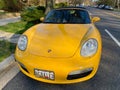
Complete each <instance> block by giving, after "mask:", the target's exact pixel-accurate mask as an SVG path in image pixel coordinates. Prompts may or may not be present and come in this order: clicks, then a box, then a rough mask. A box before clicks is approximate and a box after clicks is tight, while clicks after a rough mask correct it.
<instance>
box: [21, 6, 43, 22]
mask: <svg viewBox="0 0 120 90" xmlns="http://www.w3.org/2000/svg"><path fill="white" fill-rule="evenodd" d="M44 12H45V7H43V6H38V7H35V6H31V7H26V8H25V9H24V10H23V11H22V12H21V18H22V20H24V21H27V22H32V21H40V20H39V19H40V17H43V16H44Z"/></svg>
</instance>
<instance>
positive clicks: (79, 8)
mask: <svg viewBox="0 0 120 90" xmlns="http://www.w3.org/2000/svg"><path fill="white" fill-rule="evenodd" d="M62 9H78V10H84V11H87V10H86V9H85V8H84V7H62V8H56V9H54V10H62Z"/></svg>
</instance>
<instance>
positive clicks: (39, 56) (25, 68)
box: [15, 8, 102, 84]
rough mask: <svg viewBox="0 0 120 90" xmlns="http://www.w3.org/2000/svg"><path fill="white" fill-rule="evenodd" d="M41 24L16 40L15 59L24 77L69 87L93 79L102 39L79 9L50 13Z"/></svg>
mask: <svg viewBox="0 0 120 90" xmlns="http://www.w3.org/2000/svg"><path fill="white" fill-rule="evenodd" d="M41 20H42V21H43V23H41V24H38V25H35V26H33V27H31V28H30V29H29V30H27V31H26V32H25V33H23V35H21V37H20V38H19V41H18V44H17V48H16V52H15V58H16V61H17V63H18V65H19V67H20V70H21V71H22V72H23V73H24V74H25V75H27V76H29V77H31V78H33V79H35V80H38V81H43V82H47V83H54V84H69V83H76V82H81V81H85V80H88V79H90V78H92V77H93V76H94V75H95V73H96V71H97V69H98V66H99V62H100V57H101V48H102V47H101V46H102V45H101V36H100V33H99V31H98V30H97V29H96V27H95V26H94V22H96V21H98V20H100V18H99V17H93V18H91V17H90V16H89V14H88V11H86V10H85V9H82V8H60V9H54V10H51V11H50V12H49V13H48V14H47V15H46V17H45V18H41Z"/></svg>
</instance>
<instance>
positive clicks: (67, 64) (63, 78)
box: [16, 54, 100, 84]
mask: <svg viewBox="0 0 120 90" xmlns="http://www.w3.org/2000/svg"><path fill="white" fill-rule="evenodd" d="M99 60H100V54H96V55H95V56H94V57H91V58H88V59H86V60H81V58H77V57H72V58H64V59H58V58H45V57H39V56H32V57H31V55H26V56H25V57H24V58H22V57H19V56H18V55H16V61H17V62H18V65H19V67H20V70H21V71H22V72H23V73H24V74H25V75H27V76H29V77H31V78H33V79H35V80H38V81H42V82H47V83H53V84H69V83H77V82H82V81H85V80H88V79H90V78H92V77H93V76H94V75H95V73H96V71H97V69H98V66H99ZM90 68H92V69H91V70H89V71H87V72H83V73H81V74H75V75H71V74H70V73H71V72H74V71H84V70H87V69H90ZM34 69H40V70H46V71H53V72H54V73H55V79H54V80H48V79H45V78H40V77H36V75H35V73H34Z"/></svg>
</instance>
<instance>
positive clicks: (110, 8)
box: [104, 5, 114, 10]
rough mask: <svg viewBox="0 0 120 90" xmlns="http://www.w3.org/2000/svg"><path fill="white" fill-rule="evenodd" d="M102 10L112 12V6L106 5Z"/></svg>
mask: <svg viewBox="0 0 120 90" xmlns="http://www.w3.org/2000/svg"><path fill="white" fill-rule="evenodd" d="M104 9H106V10H114V8H113V7H112V6H108V5H107V6H105V7H104Z"/></svg>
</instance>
